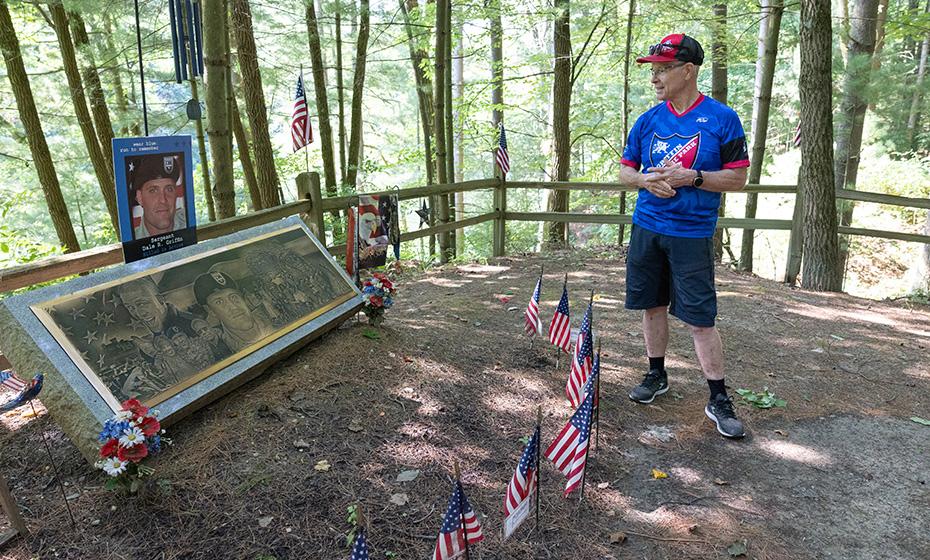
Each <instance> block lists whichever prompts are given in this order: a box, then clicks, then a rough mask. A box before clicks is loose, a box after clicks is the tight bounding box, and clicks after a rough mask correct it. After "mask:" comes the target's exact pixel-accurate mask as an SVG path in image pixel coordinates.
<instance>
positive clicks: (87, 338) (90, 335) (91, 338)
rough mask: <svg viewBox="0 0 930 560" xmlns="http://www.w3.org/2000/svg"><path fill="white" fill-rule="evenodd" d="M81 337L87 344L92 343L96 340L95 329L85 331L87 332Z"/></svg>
mask: <svg viewBox="0 0 930 560" xmlns="http://www.w3.org/2000/svg"><path fill="white" fill-rule="evenodd" d="M82 338H83V339H84V340H85V341H86V342H87V344H93V343H94V341H96V340H97V331H87V334H85V335H84V336H83V337H82Z"/></svg>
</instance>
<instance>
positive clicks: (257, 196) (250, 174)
mask: <svg viewBox="0 0 930 560" xmlns="http://www.w3.org/2000/svg"><path fill="white" fill-rule="evenodd" d="M232 110H233V116H232V123H233V134H234V135H235V137H236V147H237V148H238V150H239V163H241V164H242V175H244V176H245V186H246V189H247V190H248V191H249V200H250V201H251V202H252V210H261V209H262V208H264V207H263V206H262V193H261V191H259V190H258V179H257V178H256V177H255V165H253V164H252V154H251V153H250V151H249V135H248V133H247V132H246V131H245V126H243V124H242V115H241V114H240V113H239V104H238V103H237V102H236V99H235V98H233V104H232Z"/></svg>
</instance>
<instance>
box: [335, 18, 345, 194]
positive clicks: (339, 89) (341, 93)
mask: <svg viewBox="0 0 930 560" xmlns="http://www.w3.org/2000/svg"><path fill="white" fill-rule="evenodd" d="M335 7H336V97H337V99H338V100H339V177H340V178H341V181H342V183H345V182H346V102H345V84H343V80H342V0H336V3H335Z"/></svg>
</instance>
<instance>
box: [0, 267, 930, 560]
mask: <svg viewBox="0 0 930 560" xmlns="http://www.w3.org/2000/svg"><path fill="white" fill-rule="evenodd" d="M612 251H613V252H612ZM542 264H545V270H546V276H545V279H544V282H543V297H542V299H543V303H542V305H541V308H542V315H543V317H544V322H548V318H549V317H550V316H551V313H552V310H553V308H554V306H555V304H556V302H557V300H558V297H559V295H560V292H561V279H562V275H563V273H565V272H568V274H569V287H570V290H571V295H572V312H573V317H574V318H575V323H576V325H577V323H578V322H579V321H580V317H581V314H582V312H583V302H586V300H587V295H588V291H589V290H590V289H594V293H595V299H596V301H595V310H596V311H595V329H596V330H597V331H598V334H599V335H601V336H602V337H603V355H602V384H601V386H602V394H603V397H602V407H603V408H602V413H601V423H600V446H599V448H598V449H597V451H596V452H594V453H593V455H592V456H591V457H590V458H589V462H588V472H587V476H588V478H587V483H586V484H587V488H586V499H585V501H584V502H579V501H578V500H577V499H571V500H565V499H563V498H562V497H561V491H562V488H563V486H564V479H563V478H562V477H561V475H559V474H558V473H557V472H556V471H555V469H554V468H553V467H552V465H551V464H549V463H548V462H546V464H545V465H544V467H543V471H542V476H543V478H542V481H543V482H542V483H543V490H542V506H541V512H542V513H541V524H540V527H539V529H538V530H537V529H533V522H532V521H528V522H527V523H526V524H525V525H524V527H521V529H520V530H519V531H518V532H517V534H516V535H515V537H514V538H513V539H511V540H508V541H506V542H501V539H500V535H499V532H500V526H501V522H502V515H501V513H500V511H501V505H502V502H503V497H504V494H505V492H506V484H507V482H508V481H509V479H510V476H511V475H512V473H513V469H514V467H515V465H516V462H517V460H518V458H519V454H520V452H521V450H522V443H521V442H520V438H521V437H523V436H525V435H528V434H529V433H530V431H531V430H532V425H533V422H534V419H535V416H536V406H537V405H541V406H542V409H543V430H544V435H543V441H544V445H548V442H549V441H551V439H552V438H553V437H554V436H555V433H556V432H557V431H558V430H559V429H561V427H562V426H563V425H564V423H565V421H566V419H567V418H568V416H569V415H570V410H569V408H568V406H567V404H566V401H565V399H564V396H563V395H564V386H565V379H566V374H567V371H568V368H567V366H568V361H567V360H566V359H565V358H563V359H562V361H561V366H560V367H559V368H558V369H556V367H555V355H554V353H553V351H552V349H551V347H549V346H548V345H547V344H542V343H541V342H540V341H537V342H536V344H535V345H534V347H532V348H531V346H530V342H529V340H528V339H527V338H525V337H524V336H521V334H522V313H523V309H524V307H525V305H526V302H527V300H528V298H529V295H530V293H531V292H532V289H533V285H534V282H535V275H536V274H538V270H539V266H540V265H542ZM623 277H624V261H623V258H622V255H620V254H618V253H617V252H616V250H610V249H607V250H604V251H598V252H597V253H596V254H595V253H583V252H579V251H576V252H571V253H569V252H565V253H555V254H550V255H545V256H541V255H533V256H526V257H511V258H504V259H497V260H495V261H493V262H492V263H490V264H488V265H477V264H475V265H466V266H459V267H448V268H446V269H445V270H438V271H430V272H427V273H424V274H418V273H413V272H411V273H409V274H406V275H404V276H403V277H402V278H401V279H400V289H401V292H400V293H399V296H398V298H397V302H398V303H397V305H396V306H395V308H394V309H392V310H391V311H390V312H389V314H388V316H387V322H386V325H385V327H384V328H383V329H382V330H381V331H380V333H381V335H380V337H379V338H377V339H369V338H366V337H365V336H363V333H364V332H365V331H366V330H368V327H367V325H366V324H365V320H364V318H362V320H361V322H355V321H349V322H347V323H346V324H345V325H344V326H343V328H340V329H339V330H336V331H333V332H332V333H330V334H329V335H327V336H325V337H324V338H323V339H321V340H319V341H316V342H313V343H311V344H309V345H308V346H307V347H306V348H304V349H303V350H302V351H300V352H298V353H297V354H295V355H294V356H292V357H290V358H289V359H287V360H284V361H283V362H281V363H279V364H278V365H276V366H274V367H272V368H271V369H270V370H269V371H268V372H266V374H264V375H263V376H261V377H259V378H258V379H257V380H255V381H253V382H251V383H249V384H247V385H245V386H244V387H242V388H241V389H239V390H237V391H236V392H234V393H233V394H231V395H228V396H227V397H225V398H222V399H220V400H218V401H216V402H215V403H213V404H212V405H210V406H208V407H206V408H205V409H203V410H201V411H200V412H198V413H195V414H194V415H192V416H191V417H189V418H188V419H186V420H184V421H182V422H181V423H179V424H176V425H174V426H172V427H170V428H169V436H170V437H172V438H173V440H174V445H173V446H171V447H170V448H168V449H167V451H165V452H164V453H163V454H162V455H161V456H160V457H159V458H158V460H157V461H155V462H154V463H153V466H155V467H156V468H157V473H156V477H155V478H156V480H155V481H153V483H152V484H150V485H149V486H148V487H146V488H145V489H144V491H143V493H142V494H141V495H140V496H138V497H136V498H134V499H125V498H120V497H118V496H117V495H114V494H112V493H109V492H107V491H106V490H104V489H103V488H102V484H103V478H102V476H99V475H97V474H96V473H95V472H93V471H92V470H91V469H90V468H89V467H88V466H87V465H86V463H84V462H83V461H82V459H81V458H80V456H79V455H78V453H77V451H76V450H75V448H74V447H73V446H72V445H71V444H70V442H69V441H68V440H67V438H65V437H64V436H63V435H62V434H61V432H60V431H58V429H57V428H56V426H55V425H54V423H53V422H52V421H50V420H49V417H48V416H47V415H45V414H40V416H39V417H38V418H29V417H28V415H24V414H21V413H20V412H12V413H9V414H6V415H4V416H2V417H0V421H2V422H0V450H2V451H0V472H3V474H4V475H5V476H7V477H8V479H9V480H10V484H11V487H12V490H13V493H14V495H15V496H16V497H17V499H18V500H19V502H20V503H21V504H22V506H23V509H24V515H25V516H26V518H27V523H28V524H29V527H30V529H31V530H32V532H33V534H32V536H31V537H30V538H29V539H28V540H25V541H23V540H18V541H15V542H14V543H11V544H10V545H8V547H7V548H6V549H5V550H0V558H4V559H15V560H26V559H31V558H92V559H123V558H125V559H178V558H183V559H185V560H194V559H200V558H232V559H250V560H258V559H262V560H271V559H278V560H282V559H337V558H348V556H349V551H348V549H347V548H346V546H345V540H346V534H347V532H348V531H349V529H350V526H349V524H348V523H347V522H346V508H347V507H348V506H349V505H351V504H352V503H353V502H354V501H355V500H360V501H361V503H362V504H363V507H364V510H365V512H366V513H367V515H368V517H369V518H370V520H371V526H370V534H369V546H370V548H371V550H372V558H375V559H378V560H383V559H387V558H395V559H405V560H406V559H423V558H428V557H431V555H432V549H433V546H434V542H435V535H436V533H437V531H438V529H439V526H440V524H441V516H442V514H443V513H444V511H445V508H446V502H447V500H448V497H449V494H450V491H451V487H450V484H449V482H448V476H449V474H450V473H451V472H452V464H453V460H455V459H457V460H458V461H459V462H460V464H461V465H462V468H463V480H464V482H465V485H466V492H467V493H468V496H469V499H470V501H471V503H472V505H473V506H474V507H475V509H476V510H477V511H478V512H479V514H480V515H482V517H483V523H484V530H485V533H486V535H487V537H486V539H485V542H484V543H482V544H480V545H478V546H477V547H475V548H474V549H473V550H472V553H473V554H472V558H474V559H523V558H527V559H529V558H552V559H606V558H615V559H621V558H648V559H665V558H669V559H672V558H674V559H704V558H728V557H730V554H729V553H728V551H727V549H728V547H730V546H731V545H733V544H734V543H736V542H743V541H745V545H746V548H747V556H746V557H748V558H756V559H776V558H779V559H780V558H790V559H793V560H799V559H808V558H836V559H844V560H850V559H872V558H898V559H918V558H926V553H927V550H930V533H928V532H927V530H926V529H927V527H926V521H927V519H930V484H928V483H930V480H928V479H930V455H928V450H930V427H926V426H923V425H920V424H917V423H915V422H912V421H910V420H909V418H910V417H912V416H921V417H924V418H928V417H930V350H928V347H930V309H928V308H926V307H923V308H918V307H911V306H909V305H907V304H906V303H903V302H874V301H868V300H862V299H856V298H853V297H850V296H846V295H842V294H815V293H809V292H804V291H801V290H794V289H790V288H788V287H786V286H783V285H780V284H777V283H774V282H769V281H765V280H760V279H758V278H755V277H750V276H742V275H738V274H736V273H733V272H730V271H727V270H723V269H720V270H718V286H719V294H720V314H721V315H720V318H719V327H720V330H721V333H722V336H723V339H724V345H725V348H726V351H727V358H728V372H729V373H728V384H729V386H730V391H731V394H734V392H735V389H737V388H751V389H754V390H761V389H762V388H763V387H764V386H767V387H768V388H769V389H770V390H772V391H773V392H774V393H775V394H776V395H777V396H778V397H780V398H784V399H786V400H787V403H788V404H787V407H786V408H780V409H772V410H758V409H754V408H751V407H749V406H748V405H745V404H743V405H740V406H739V407H738V412H739V414H740V416H741V418H743V419H744V421H745V422H746V424H747V427H748V431H749V435H748V437H747V438H745V439H744V440H742V441H728V440H724V439H723V438H722V437H720V436H719V435H718V434H717V433H716V431H715V430H714V427H713V425H712V424H711V423H710V422H709V421H708V420H707V419H706V418H705V416H704V413H703V407H704V404H705V402H706V398H707V388H706V383H705V382H704V381H703V379H702V377H701V375H700V370H699V368H698V366H697V363H696V360H695V357H694V351H693V347H692V344H691V340H690V335H689V333H688V331H687V329H686V328H685V327H684V326H683V325H682V324H681V323H679V322H677V320H673V323H672V325H673V331H672V336H671V342H670V350H669V354H668V358H667V366H668V369H669V372H670V383H671V390H670V391H669V393H667V394H666V395H664V396H662V397H659V398H658V399H657V400H656V401H655V403H653V404H652V405H637V404H634V403H632V402H630V401H629V400H628V399H627V397H626V393H627V391H628V389H629V387H631V386H632V385H635V384H636V383H638V382H639V380H640V377H641V375H642V374H643V373H644V367H643V365H644V361H645V360H644V358H643V355H644V350H643V341H642V335H641V327H640V321H639V316H638V314H637V313H634V312H630V311H626V310H624V309H622V301H623V290H624V287H623ZM507 295H512V296H513V299H511V300H510V301H509V302H503V301H502V299H506V297H501V296H507ZM23 412H25V410H24V411H23ZM43 432H45V434H46V435H47V437H49V438H50V440H51V442H52V446H53V448H52V451H53V453H54V456H55V458H56V461H57V462H58V467H59V470H60V471H61V475H62V477H63V479H64V480H65V481H66V484H67V487H66V492H67V493H68V494H69V503H70V505H71V509H72V510H73V511H74V513H75V517H76V523H77V527H76V528H75V529H72V527H71V525H70V522H69V520H68V515H67V512H66V510H65V507H64V505H63V502H62V499H61V496H60V493H59V491H58V488H57V486H56V485H55V484H54V479H53V473H52V471H51V469H50V468H49V467H48V466H47V465H48V459H47V457H46V455H45V451H44V448H43V446H42V443H41V437H42V433H43ZM322 460H326V461H328V463H329V464H330V465H331V467H330V468H329V470H327V471H318V470H315V469H314V465H316V464H317V463H318V462H319V461H322ZM653 468H657V469H660V470H662V471H664V472H666V473H668V475H669V477H668V478H666V479H659V480H654V479H653V478H652V477H651V475H650V471H651V469H653ZM409 469H419V471H420V474H419V476H418V477H417V478H416V479H415V480H413V481H410V482H398V481H397V480H396V479H397V476H398V474H399V473H401V472H402V471H405V470H409ZM394 494H406V496H407V500H408V501H407V503H405V504H404V505H396V504H394V503H392V502H391V501H390V499H391V497H392V495H394ZM575 496H577V494H576V495H575ZM398 501H403V500H398ZM269 518H270V519H269ZM5 523H6V522H5V520H3V519H2V516H0V530H2V529H5V528H6V524H5ZM618 532H623V533H624V534H625V535H626V539H625V541H623V542H615V543H612V542H611V536H612V535H613V536H614V540H619V539H617V535H616V534H617V533H618ZM734 550H735V549H734ZM389 553H392V554H389Z"/></svg>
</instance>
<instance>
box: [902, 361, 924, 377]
mask: <svg viewBox="0 0 930 560" xmlns="http://www.w3.org/2000/svg"><path fill="white" fill-rule="evenodd" d="M904 375H907V376H909V377H916V378H917V379H930V371H928V370H927V368H926V367H925V365H924V364H920V365H916V366H913V367H909V368H906V369H905V370H904Z"/></svg>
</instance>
